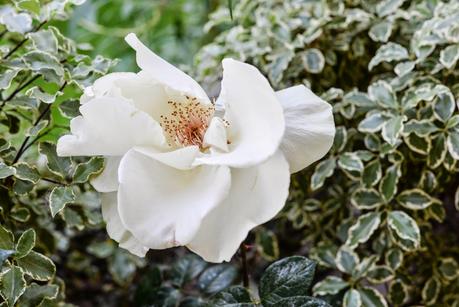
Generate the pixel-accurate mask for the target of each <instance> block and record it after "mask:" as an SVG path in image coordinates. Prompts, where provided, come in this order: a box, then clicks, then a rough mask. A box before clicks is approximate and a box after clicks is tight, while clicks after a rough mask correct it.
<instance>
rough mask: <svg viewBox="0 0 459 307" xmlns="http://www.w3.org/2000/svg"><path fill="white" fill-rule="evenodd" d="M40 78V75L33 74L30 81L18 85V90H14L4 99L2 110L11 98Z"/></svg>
mask: <svg viewBox="0 0 459 307" xmlns="http://www.w3.org/2000/svg"><path fill="white" fill-rule="evenodd" d="M38 78H40V75H35V76H33V77H32V78H31V79H29V81H27V82H26V83H24V84H22V85H20V86H18V88H17V89H16V90H14V92H12V93H11V94H10V95H9V96H8V97H6V98H5V100H3V101H2V104H1V105H0V111H2V110H3V107H4V106H5V104H6V103H7V102H8V101H10V100H11V99H13V98H14V96H16V95H17V94H18V93H19V92H20V91H22V90H23V89H25V88H26V87H27V86H29V85H30V84H32V82H34V81H35V80H37V79H38Z"/></svg>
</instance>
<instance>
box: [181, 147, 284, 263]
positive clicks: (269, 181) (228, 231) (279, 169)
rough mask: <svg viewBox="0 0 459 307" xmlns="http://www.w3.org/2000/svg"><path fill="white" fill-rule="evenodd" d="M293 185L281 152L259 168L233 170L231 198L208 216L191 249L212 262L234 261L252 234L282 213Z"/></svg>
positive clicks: (191, 243) (229, 196)
mask: <svg viewBox="0 0 459 307" xmlns="http://www.w3.org/2000/svg"><path fill="white" fill-rule="evenodd" d="M289 183H290V173H289V166H288V163H287V161H286V160H285V158H284V156H283V154H282V153H281V152H280V151H278V152H277V153H276V154H275V155H274V156H273V157H271V158H270V159H268V160H267V161H266V162H264V163H263V164H261V165H259V166H253V167H251V168H244V169H231V190H230V192H229V194H228V197H227V198H226V199H225V200H224V201H223V202H222V203H221V204H219V205H218V206H216V207H215V208H214V209H213V210H212V211H211V212H210V213H209V214H208V215H207V216H206V218H205V219H204V221H203V223H202V224H201V227H200V228H199V231H198V232H197V234H196V235H195V237H194V238H193V239H192V240H191V242H190V243H189V244H188V245H187V247H188V248H189V249H191V250H192V251H193V252H195V253H197V254H198V255H200V256H201V257H203V258H204V259H205V260H206V261H209V262H222V261H230V260H231V257H232V256H233V255H234V254H235V253H236V251H237V249H238V247H239V245H240V244H241V243H242V241H243V240H244V239H245V238H246V237H247V234H248V232H249V231H250V230H251V229H252V228H254V227H255V226H257V225H260V224H262V223H265V222H267V221H269V220H270V219H272V218H273V217H274V216H275V215H276V214H277V213H278V212H279V211H280V210H281V209H282V207H283V206H284V204H285V201H286V199H287V196H288V187H289Z"/></svg>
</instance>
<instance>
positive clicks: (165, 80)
mask: <svg viewBox="0 0 459 307" xmlns="http://www.w3.org/2000/svg"><path fill="white" fill-rule="evenodd" d="M125 40H126V42H127V43H128V44H129V45H130V46H131V47H132V48H133V49H134V50H135V51H136V58H137V65H139V67H140V68H141V69H143V70H145V71H146V72H148V73H149V74H150V76H151V77H152V78H153V79H154V80H156V81H157V82H159V83H161V84H164V85H166V86H168V87H169V88H171V89H174V90H176V91H178V92H181V93H185V94H188V95H190V96H193V97H196V98H198V99H199V100H200V101H202V102H204V103H210V100H209V98H208V97H207V94H206V93H205V91H204V90H203V89H202V87H201V86H200V85H199V84H198V83H197V82H196V81H194V80H193V78H191V77H190V76H188V75H187V74H185V73H184V72H183V71H181V70H180V69H178V68H176V67H175V66H173V65H171V64H169V63H168V62H166V61H165V60H163V59H162V58H160V57H159V56H157V55H156V54H154V53H153V52H152V51H151V50H150V49H148V48H147V47H146V46H145V45H144V44H143V43H142V42H141V41H140V40H139V39H138V38H137V36H136V35H135V34H134V33H130V34H128V35H127V36H126V38H125Z"/></svg>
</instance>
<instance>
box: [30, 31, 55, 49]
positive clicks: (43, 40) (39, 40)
mask: <svg viewBox="0 0 459 307" xmlns="http://www.w3.org/2000/svg"><path fill="white" fill-rule="evenodd" d="M28 36H29V37H30V39H31V40H32V43H33V44H34V46H35V48H36V49H37V50H40V51H44V52H47V53H50V54H56V53H57V38H56V36H55V35H54V32H53V31H51V30H49V29H47V30H40V31H37V32H34V33H29V34H28Z"/></svg>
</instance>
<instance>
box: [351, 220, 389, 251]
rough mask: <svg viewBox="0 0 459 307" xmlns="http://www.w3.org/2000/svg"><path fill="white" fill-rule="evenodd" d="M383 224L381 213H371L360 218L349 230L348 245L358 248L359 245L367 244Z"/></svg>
mask: <svg viewBox="0 0 459 307" xmlns="http://www.w3.org/2000/svg"><path fill="white" fill-rule="evenodd" d="M380 223H381V214H380V213H379V212H369V213H366V214H364V215H361V216H359V218H358V219H357V222H356V223H355V224H354V225H352V227H351V228H349V231H348V237H347V241H346V245H347V246H349V247H350V248H356V247H357V245H359V243H365V242H366V241H368V239H369V238H370V237H371V235H372V234H373V233H374V232H375V231H376V229H378V227H379V224H380Z"/></svg>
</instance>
